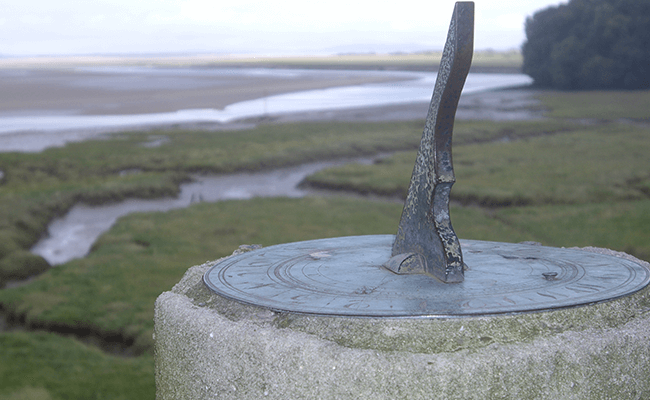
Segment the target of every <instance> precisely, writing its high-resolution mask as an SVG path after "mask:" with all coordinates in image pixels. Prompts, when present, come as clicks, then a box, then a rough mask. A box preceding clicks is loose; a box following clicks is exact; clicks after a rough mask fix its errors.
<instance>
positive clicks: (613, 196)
mask: <svg viewBox="0 0 650 400" xmlns="http://www.w3.org/2000/svg"><path fill="white" fill-rule="evenodd" d="M483 125H484V126H490V125H492V124H490V123H483ZM542 125H543V124H542ZM538 126H540V125H538ZM459 128H460V130H461V132H462V129H463V128H464V126H463V124H459ZM546 132H548V130H546ZM459 136H460V139H461V140H460V142H461V145H456V147H455V148H454V166H455V168H454V169H455V172H456V180H457V183H456V184H455V185H454V189H453V191H452V199H454V200H456V201H460V202H462V203H465V204H468V203H477V204H479V205H481V206H488V207H495V206H509V205H528V204H530V205H533V204H535V205H540V204H580V203H594V202H607V201H609V202H611V201H628V200H640V199H644V198H647V197H648V193H647V191H646V188H647V187H648V185H649V184H650V157H648V154H650V140H649V139H650V130H648V129H647V128H640V127H635V126H631V125H601V126H597V127H584V126H583V125H574V126H573V128H572V129H571V130H567V131H562V132H560V133H557V132H556V133H554V134H544V135H540V136H536V137H522V138H520V139H518V140H510V139H508V141H497V142H491V143H481V144H468V145H462V143H463V140H462V139H463V134H462V133H461V134H460V135H459ZM465 142H468V141H467V140H465ZM415 155H416V153H415V152H414V151H410V152H400V153H397V154H396V155H394V156H392V157H389V158H386V159H383V160H382V161H381V162H380V163H378V164H376V165H359V164H349V165H345V166H341V167H336V168H331V169H327V170H324V171H321V172H318V173H316V174H314V175H312V176H310V177H309V178H308V179H307V181H308V182H309V183H311V184H312V185H314V186H318V187H331V188H338V189H347V190H352V191H358V192H363V193H382V194H388V195H391V194H392V195H398V196H400V197H402V198H405V197H406V191H407V190H408V183H409V178H410V174H411V171H412V169H413V164H414V162H415Z"/></svg>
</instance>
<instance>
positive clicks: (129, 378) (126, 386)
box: [0, 332, 155, 400]
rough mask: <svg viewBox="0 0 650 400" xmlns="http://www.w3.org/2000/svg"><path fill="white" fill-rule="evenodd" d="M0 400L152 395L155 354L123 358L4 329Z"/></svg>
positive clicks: (71, 341)
mask: <svg viewBox="0 0 650 400" xmlns="http://www.w3.org/2000/svg"><path fill="white" fill-rule="evenodd" d="M0 360H2V362H0V400H22V399H24V400H51V399H52V400H53V399H147V398H149V399H151V398H153V397H154V396H153V395H154V391H155V386H154V377H153V372H154V371H153V358H152V357H151V356H149V355H147V356H142V357H138V358H123V357H117V356H111V355H107V354H105V353H103V352H102V351H100V350H99V349H97V348H94V347H89V346H87V345H84V344H82V343H79V342H78V341H77V340H74V339H71V338H66V337H61V336H59V335H55V334H52V333H46V332H38V333H34V332H30V333H28V332H11V333H0Z"/></svg>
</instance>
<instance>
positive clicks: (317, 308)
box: [203, 2, 650, 318]
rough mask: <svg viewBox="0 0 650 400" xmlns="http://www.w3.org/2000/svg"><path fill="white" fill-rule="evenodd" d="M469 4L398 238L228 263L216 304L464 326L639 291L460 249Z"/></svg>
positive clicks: (629, 268) (571, 270) (303, 246)
mask: <svg viewBox="0 0 650 400" xmlns="http://www.w3.org/2000/svg"><path fill="white" fill-rule="evenodd" d="M473 34H474V3H473V2H458V3H456V6H455V8H454V13H453V17H452V20H451V23H450V27H449V33H448V36H447V42H446V44H445V48H444V51H443V56H442V60H441V65H440V69H439V71H438V77H437V80H436V84H435V87H434V91H433V96H432V99H431V103H430V106H429V111H428V114H427V119H426V124H425V127H424V132H423V134H422V140H421V142H420V147H419V151H418V155H417V159H416V162H415V166H414V169H413V174H412V177H411V181H410V185H409V190H408V194H407V198H406V201H405V203H404V209H403V211H402V216H401V219H400V221H399V224H398V227H397V234H396V235H370V236H352V237H339V238H331V239H320V240H311V241H303V242H295V243H287V244H281V245H275V246H269V247H266V248H262V249H257V250H253V251H250V252H246V253H242V254H239V255H236V256H233V257H229V258H227V259H225V260H223V261H221V262H219V263H217V264H216V265H214V266H213V267H211V268H210V269H209V270H208V272H206V274H205V275H204V277H203V280H204V282H205V284H206V285H207V286H208V287H209V288H210V289H211V290H212V291H214V292H216V293H217V294H219V295H221V296H224V297H227V298H230V299H233V300H236V301H239V302H242V303H246V304H251V305H255V306H260V307H264V308H268V309H271V310H275V311H280V312H290V313H300V314H313V315H330V316H344V317H345V316H348V317H353V316H354V317H395V318H399V317H434V318H435V317H454V316H455V317H461V316H473V315H496V314H508V313H523V312H534V311H545V310H554V309H560V308H567V307H576V306H583V305H589V304H593V303H598V302H603V301H608V300H612V299H616V298H619V297H622V296H625V295H628V294H631V293H634V292H636V291H639V290H640V289H642V288H644V287H645V286H646V285H648V283H649V282H650V271H649V270H648V269H647V268H646V267H644V266H643V265H641V264H638V263H635V262H632V261H628V260H625V259H622V258H618V257H613V256H608V255H604V254H596V253H589V252H585V251H581V250H571V249H563V248H553V247H545V246H539V245H534V244H511V243H497V242H487V241H475V240H459V239H458V237H457V236H456V233H455V232H454V229H453V227H452V224H451V219H450V215H449V195H450V191H451V187H452V185H453V184H454V182H455V176H454V170H453V164H452V151H451V150H452V148H451V147H452V146H451V144H452V132H453V126H454V119H455V114H456V109H457V106H458V100H459V98H460V94H461V91H462V88H463V85H464V83H465V79H466V77H467V74H468V72H469V67H470V65H471V59H472V54H473Z"/></svg>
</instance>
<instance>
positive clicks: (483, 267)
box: [203, 235, 650, 318]
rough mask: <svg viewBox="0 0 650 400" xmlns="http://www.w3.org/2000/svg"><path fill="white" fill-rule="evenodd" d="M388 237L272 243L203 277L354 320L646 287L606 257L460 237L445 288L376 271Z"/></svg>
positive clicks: (242, 297) (265, 303)
mask: <svg viewBox="0 0 650 400" xmlns="http://www.w3.org/2000/svg"><path fill="white" fill-rule="evenodd" d="M393 240H394V236H393V235H371V236H352V237H339V238H331V239H319V240H310V241H304V242H295V243H286V244H280V245H276V246H269V247H266V248H262V249H259V250H255V251H251V252H248V253H244V254H240V255H237V256H233V257H231V258H228V259H226V260H224V261H222V262H221V263H219V264H217V265H216V266H215V267H213V268H212V269H211V270H209V271H208V273H206V274H205V276H204V277H203V280H204V281H205V283H206V284H207V286H208V287H209V288H211V289H212V290H214V291H215V292H217V293H219V294H220V295H222V296H225V297H228V298H231V299H234V300H238V301H240V302H243V303H248V304H253V305H257V306H261V307H266V308H270V309H272V310H275V311H284V312H294V313H302V314H317V315H340V316H359V317H427V318H437V317H445V316H455V317H469V316H477V315H496V314H507V313H519V312H531V311H543V310H552V309H557V308H564V307H573V306H579V305H586V304H592V303H597V302H599V301H604V300H611V299H614V298H617V297H620V296H624V295H626V294H630V293H634V292H635V291H637V290H639V289H641V288H643V287H645V286H646V285H647V284H648V282H649V281H650V271H648V269H647V268H644V267H643V266H642V265H639V264H637V263H634V262H632V261H627V260H623V259H620V258H616V257H613V256H606V255H603V254H596V253H588V252H585V251H581V250H571V249H560V248H553V247H544V246H536V245H529V244H514V243H496V242H485V241H477V240H462V244H463V248H464V249H465V253H466V254H465V257H466V262H467V265H469V269H468V270H467V271H466V272H465V273H466V279H465V281H464V282H461V283H458V284H456V285H449V284H446V283H443V282H441V281H440V280H438V279H436V278H434V277H432V276H428V275H397V274H394V273H392V272H391V271H389V270H387V269H386V268H383V267H381V264H382V263H383V262H385V260H386V259H387V258H388V257H389V256H390V248H391V244H392V243H393Z"/></svg>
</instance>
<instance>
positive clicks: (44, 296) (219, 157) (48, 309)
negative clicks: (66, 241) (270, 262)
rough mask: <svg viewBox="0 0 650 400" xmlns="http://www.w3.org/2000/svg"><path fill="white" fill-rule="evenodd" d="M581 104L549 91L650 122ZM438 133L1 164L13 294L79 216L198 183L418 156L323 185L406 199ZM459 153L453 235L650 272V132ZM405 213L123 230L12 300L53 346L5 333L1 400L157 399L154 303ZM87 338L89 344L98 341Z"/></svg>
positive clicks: (586, 129)
mask: <svg viewBox="0 0 650 400" xmlns="http://www.w3.org/2000/svg"><path fill="white" fill-rule="evenodd" d="M625 95H626V94H625V93H618V94H616V96H619V97H617V98H620V97H625ZM576 96H579V97H572V96H570V95H567V94H558V95H556V94H553V93H545V94H544V95H543V97H542V99H543V101H544V102H545V104H546V105H547V107H549V109H550V113H551V115H555V114H553V113H557V112H560V110H564V111H562V112H564V113H565V115H563V117H568V118H575V119H578V118H587V117H588V118H594V117H593V115H592V114H588V113H587V112H586V111H585V110H587V109H591V110H598V109H599V108H600V109H601V112H602V115H607V116H606V117H604V118H602V119H606V120H610V121H612V120H616V119H618V118H622V117H625V118H638V119H643V118H647V116H644V115H643V114H642V113H641V114H634V115H637V117H634V115H630V114H625V113H627V112H630V111H629V110H630V109H629V108H628V107H623V108H621V109H620V110H621V111H620V112H616V111H612V109H615V107H614V108H612V109H610V108H609V107H608V106H606V105H604V104H605V103H599V101H601V100H599V99H601V97H600V96H599V95H593V94H591V93H589V94H580V95H576ZM630 96H632V97H634V99H635V100H634V101H635V102H636V101H637V100H636V98H637V97H638V96H640V97H641V98H642V100H643V99H646V100H647V99H648V98H650V95H649V93H647V92H639V93H631V94H630ZM646 100H643V101H646ZM575 103H584V104H583V105H582V106H581V107H580V108H578V107H577V106H575ZM569 109H571V110H573V111H571V112H568V111H566V110H569ZM590 113H591V111H590ZM639 122H642V121H639ZM422 126H423V121H414V122H399V123H354V124H353V123H327V124H325V123H322V124H320V123H304V124H303V123H301V124H289V125H262V126H260V127H258V128H255V129H252V130H248V131H236V132H201V131H196V132H189V131H174V130H166V131H159V132H148V133H124V134H120V135H117V136H114V137H112V138H110V139H107V140H101V141H100V140H95V141H88V142H83V143H75V144H70V145H68V146H66V147H64V148H58V149H49V150H47V151H44V152H42V153H39V154H18V153H9V154H0V170H2V171H3V172H4V177H3V179H2V181H1V184H0V239H1V240H0V258H1V260H0V271H2V272H0V273H1V274H4V275H0V276H2V278H0V279H4V280H9V279H12V278H16V277H19V276H21V275H27V274H28V273H24V268H23V267H20V268H18V267H16V266H17V265H18V266H20V265H23V266H24V267H25V268H34V270H38V269H41V268H42V267H43V264H42V263H40V264H39V262H38V260H36V259H35V258H34V257H31V258H30V256H29V253H28V252H27V251H26V250H27V249H28V248H29V247H30V246H31V244H33V243H34V242H35V241H36V240H37V239H38V238H39V237H40V235H41V234H42V232H44V230H45V227H46V225H47V223H48V222H49V221H50V220H51V218H53V217H54V216H56V215H60V214H62V213H64V212H65V211H66V210H67V209H68V208H69V207H70V206H71V205H72V204H74V203H75V202H77V201H85V202H89V203H101V202H108V201H115V200H119V199H121V198H124V197H131V196H136V197H153V196H161V195H171V194H173V193H175V192H176V190H177V186H178V183H179V182H181V181H183V180H184V179H187V177H188V176H189V174H190V173H193V172H215V173H219V172H224V173H227V172H232V171H237V170H255V169H263V168H270V167H277V166H282V165H290V164H299V163H302V162H306V161H312V160H316V159H328V158H332V157H336V156H339V157H340V156H353V155H366V154H376V153H378V152H384V151H398V150H406V151H408V152H404V153H402V152H398V153H396V154H395V155H393V156H391V157H389V158H387V159H384V160H383V161H382V162H380V163H378V164H376V165H373V166H356V165H354V166H353V165H351V166H346V167H341V168H338V169H333V170H330V171H326V172H323V173H321V174H318V175H316V176H314V177H313V178H312V179H311V181H312V182H314V183H315V184H320V185H324V186H331V187H338V188H344V189H347V190H356V191H360V192H375V193H380V194H390V195H398V196H401V195H403V193H404V190H405V189H406V186H407V184H408V179H409V176H410V173H411V169H412V166H413V157H414V149H416V147H417V145H418V143H419V139H420V135H421V131H422ZM160 136H165V137H166V138H167V139H168V140H167V141H166V142H165V143H163V144H162V145H161V146H159V147H146V146H143V144H146V143H148V142H150V141H151V140H152V139H156V138H160ZM454 143H455V147H454V158H455V159H454V161H455V168H456V174H457V183H456V185H455V186H454V189H453V191H452V194H453V195H454V196H455V197H456V199H457V200H458V201H457V205H455V206H454V207H453V208H452V221H453V223H454V226H455V228H456V230H457V232H458V234H459V236H461V237H462V238H467V239H487V240H497V241H507V242H517V241H523V240H533V241H539V242H542V243H543V244H547V245H554V246H586V245H595V246H602V247H609V248H613V249H617V250H622V251H627V252H630V253H632V254H634V255H636V256H637V257H640V258H645V259H646V260H648V259H650V198H649V197H650V157H648V156H647V155H648V154H649V152H650V127H648V126H647V125H644V124H629V123H602V122H598V121H596V123H594V124H591V125H585V124H581V123H579V122H574V121H573V120H556V119H549V120H547V121H541V122H530V123H528V122H516V123H514V122H513V123H490V122H458V123H457V125H456V129H455V136H454ZM124 171H129V172H130V173H126V174H125V173H123V172H124ZM400 212H401V205H400V204H398V203H396V202H388V201H381V200H377V199H375V200H370V199H364V198H350V197H336V196H334V197H313V198H304V199H287V198H276V199H253V200H248V201H228V202H221V203H214V204H206V203H201V204H196V205H194V206H192V207H190V208H187V209H183V210H174V211H171V212H167V213H147V214H133V215H130V216H128V217H125V218H122V219H120V220H119V221H118V223H117V224H116V225H115V226H114V227H113V228H112V229H111V230H110V231H109V232H107V233H106V234H105V235H103V236H102V237H101V238H100V239H99V241H98V242H97V243H96V244H95V245H94V247H93V251H92V252H91V254H90V255H88V256H87V257H85V258H83V259H79V260H74V261H71V262H69V263H67V264H64V265H61V266H58V267H56V268H52V269H49V270H47V272H45V273H43V274H41V275H40V276H38V277H37V278H35V279H34V280H33V281H31V282H29V283H28V284H26V285H23V286H21V287H16V288H11V289H3V290H0V307H1V308H2V310H3V312H4V313H5V315H7V316H8V317H9V319H10V320H11V321H14V322H19V325H20V326H27V327H31V328H38V329H41V330H42V331H32V330H24V328H21V327H20V326H19V327H18V328H16V329H17V330H6V331H5V332H0V400H5V399H22V398H33V399H87V398H115V399H127V398H133V399H145V398H153V397H154V382H153V379H154V378H153V358H152V353H151V348H152V343H153V342H152V338H151V333H152V325H153V322H152V315H153V302H154V300H155V298H156V297H157V296H158V294H160V293H161V292H162V291H165V290H168V289H169V288H170V287H171V286H172V285H173V284H174V283H176V282H177V281H178V280H179V279H180V277H181V275H182V274H183V273H184V271H185V270H186V269H187V268H188V267H189V266H192V265H194V264H198V263H202V262H204V261H206V260H214V259H217V258H219V257H222V256H225V255H228V254H230V253H232V251H233V250H234V249H236V248H237V247H238V246H239V245H240V244H245V243H247V244H250V243H260V244H263V245H271V244H274V243H283V242H289V241H296V240H305V239H312V238H321V237H332V236H343V235H359V234H374V233H393V232H394V231H395V228H396V225H397V222H398V220H399V215H400ZM16 260H18V261H16ZM21 260H22V261H21ZM45 267H47V266H46V265H45ZM47 331H54V332H59V333H52V332H47ZM66 332H67V333H73V334H74V335H73V336H68V335H66V334H65V333H66ZM79 335H81V336H87V337H88V339H87V340H86V341H84V342H81V341H79V340H78V339H77V336H79ZM94 338H100V339H102V340H100V341H99V342H100V343H103V345H104V346H108V345H107V344H106V343H107V342H109V343H110V342H111V341H113V342H119V343H120V345H119V346H116V347H117V348H118V349H119V351H120V352H121V353H122V354H121V355H112V354H111V353H110V352H105V351H102V350H101V349H100V348H101V346H99V347H98V346H96V345H94V344H92V343H93V342H97V340H96V339H94ZM124 355H130V357H125V356H124Z"/></svg>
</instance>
